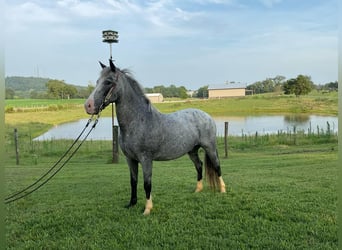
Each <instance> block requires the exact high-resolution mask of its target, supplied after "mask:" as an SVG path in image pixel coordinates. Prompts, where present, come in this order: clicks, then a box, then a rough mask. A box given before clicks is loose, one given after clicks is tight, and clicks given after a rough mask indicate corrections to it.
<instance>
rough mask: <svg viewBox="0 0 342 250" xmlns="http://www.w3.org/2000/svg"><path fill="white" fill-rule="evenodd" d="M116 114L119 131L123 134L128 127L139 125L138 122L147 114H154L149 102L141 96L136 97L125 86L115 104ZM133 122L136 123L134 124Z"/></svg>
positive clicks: (129, 88) (130, 89)
mask: <svg viewBox="0 0 342 250" xmlns="http://www.w3.org/2000/svg"><path fill="white" fill-rule="evenodd" d="M115 107H116V114H117V119H118V122H119V125H120V130H121V131H122V132H124V131H125V130H127V129H129V127H130V125H132V126H135V125H137V124H139V120H140V119H141V118H142V117H143V116H146V115H147V114H148V113H149V112H156V110H155V109H154V108H153V107H152V106H151V104H150V103H149V102H146V99H144V98H143V97H142V96H138V95H137V94H136V93H135V92H134V91H133V90H132V88H131V87H130V86H127V85H126V86H125V89H123V90H122V93H121V95H120V98H119V99H118V101H117V102H116V105H115ZM135 121H138V123H137V124H135Z"/></svg>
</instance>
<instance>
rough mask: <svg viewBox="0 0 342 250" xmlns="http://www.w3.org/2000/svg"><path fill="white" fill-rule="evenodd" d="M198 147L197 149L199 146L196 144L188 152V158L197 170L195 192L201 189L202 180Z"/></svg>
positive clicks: (201, 164)
mask: <svg viewBox="0 0 342 250" xmlns="http://www.w3.org/2000/svg"><path fill="white" fill-rule="evenodd" d="M198 149H199V146H196V147H194V148H193V149H192V150H191V151H190V152H189V153H188V154H189V156H190V159H191V160H192V162H193V163H194V164H195V167H196V170H197V186H196V190H195V192H201V191H202V189H203V182H202V178H203V176H202V172H203V171H202V166H203V162H202V161H201V160H200V158H199V156H198Z"/></svg>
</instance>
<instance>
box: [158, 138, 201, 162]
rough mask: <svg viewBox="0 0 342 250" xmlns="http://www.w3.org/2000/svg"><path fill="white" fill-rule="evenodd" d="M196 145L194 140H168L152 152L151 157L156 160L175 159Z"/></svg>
mask: <svg viewBox="0 0 342 250" xmlns="http://www.w3.org/2000/svg"><path fill="white" fill-rule="evenodd" d="M195 146H196V143H195V142H189V141H188V142H183V143H174V142H172V141H170V142H169V143H165V144H163V145H161V146H160V147H159V148H158V150H157V151H156V152H155V153H154V157H153V159H154V160H156V161H167V160H173V159H177V158H179V157H181V156H183V155H185V154H187V153H188V152H190V151H191V150H192V149H193V148H194V147H195Z"/></svg>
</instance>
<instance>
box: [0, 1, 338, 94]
mask: <svg viewBox="0 0 342 250" xmlns="http://www.w3.org/2000/svg"><path fill="white" fill-rule="evenodd" d="M4 5H5V8H4V13H5V14H4V21H5V28H4V32H3V33H2V34H4V37H5V75H6V76H40V77H48V78H52V79H58V80H64V81H65V82H66V83H70V84H75V85H81V86H87V85H88V84H95V83H96V80H97V78H98V76H99V72H100V69H101V68H100V66H99V64H98V61H102V62H103V63H105V64H108V59H109V53H110V52H109V51H110V50H109V44H106V43H103V42H102V31H103V30H108V29H109V30H115V31H118V32H119V43H116V44H113V45H112V52H113V59H114V60H115V64H116V66H118V67H119V68H127V69H129V70H131V72H132V73H133V75H134V77H135V78H136V80H138V81H139V82H140V84H141V85H143V86H144V87H153V86H156V85H165V86H169V85H171V84H174V85H176V86H185V87H186V88H187V89H192V90H196V89H198V88H200V87H202V86H205V85H219V84H224V83H225V82H227V81H235V82H241V83H246V84H247V85H249V84H252V83H254V82H256V81H261V80H264V79H266V78H270V77H275V76H277V75H282V76H285V77H286V79H290V78H295V77H297V75H299V74H303V75H308V76H311V79H312V80H313V82H314V83H315V84H325V83H327V82H331V81H336V80H337V60H338V21H337V19H338V11H337V9H338V0H310V1H301V0H300V1H298V0H188V1H186V0H153V1H142V0H56V1H46V0H29V1H24V0H23V1H19V0H5V1H4Z"/></svg>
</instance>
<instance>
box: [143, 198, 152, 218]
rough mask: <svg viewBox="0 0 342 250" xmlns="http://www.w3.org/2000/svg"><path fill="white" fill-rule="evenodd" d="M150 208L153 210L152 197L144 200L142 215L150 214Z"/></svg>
mask: <svg viewBox="0 0 342 250" xmlns="http://www.w3.org/2000/svg"><path fill="white" fill-rule="evenodd" d="M152 208H153V203H152V195H151V196H150V199H148V200H146V205H145V211H144V215H149V214H150V213H151V210H152Z"/></svg>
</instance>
